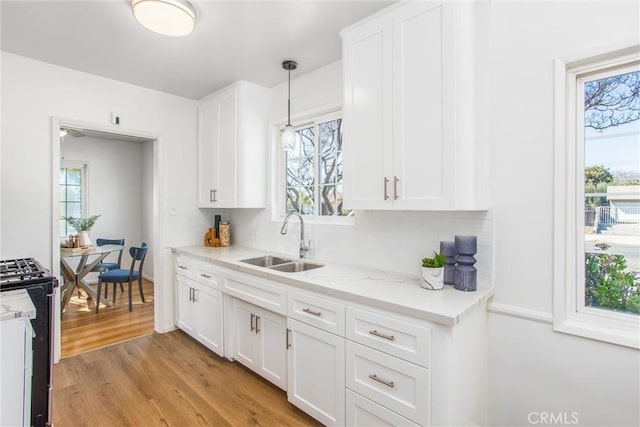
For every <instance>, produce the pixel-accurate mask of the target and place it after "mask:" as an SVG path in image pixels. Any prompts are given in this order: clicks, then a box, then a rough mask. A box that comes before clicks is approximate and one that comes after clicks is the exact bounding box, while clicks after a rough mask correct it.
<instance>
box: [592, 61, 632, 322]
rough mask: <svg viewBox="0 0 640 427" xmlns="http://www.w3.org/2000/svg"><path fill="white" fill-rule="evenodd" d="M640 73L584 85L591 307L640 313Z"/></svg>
mask: <svg viewBox="0 0 640 427" xmlns="http://www.w3.org/2000/svg"><path fill="white" fill-rule="evenodd" d="M639 87H640V72H634V73H628V74H620V75H611V76H609V77H606V78H602V79H596V80H591V81H587V82H585V84H584V120H585V123H584V165H585V173H584V183H585V200H584V208H585V212H584V229H585V234H584V236H585V242H584V243H585V305H586V306H589V307H594V308H600V309H606V310H614V311H619V312H625V313H635V314H639V313H640V144H639V143H638V141H639V140H640V120H639V119H640V117H639V114H638V111H639V110H640V94H639V93H638V88H639Z"/></svg>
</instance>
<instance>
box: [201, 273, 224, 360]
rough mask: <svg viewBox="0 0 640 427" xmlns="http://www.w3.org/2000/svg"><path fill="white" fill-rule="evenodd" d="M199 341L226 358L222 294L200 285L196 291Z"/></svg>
mask: <svg viewBox="0 0 640 427" xmlns="http://www.w3.org/2000/svg"><path fill="white" fill-rule="evenodd" d="M195 300H196V301H195V305H196V312H197V317H198V321H197V337H196V338H197V339H198V341H200V342H201V343H202V344H204V345H205V346H206V347H207V348H209V349H210V350H212V351H213V352H214V353H216V354H217V355H218V356H224V348H223V345H222V343H223V341H222V337H223V329H222V292H220V291H218V290H215V289H209V288H208V287H206V286H201V285H199V286H198V288H197V289H196V291H195Z"/></svg>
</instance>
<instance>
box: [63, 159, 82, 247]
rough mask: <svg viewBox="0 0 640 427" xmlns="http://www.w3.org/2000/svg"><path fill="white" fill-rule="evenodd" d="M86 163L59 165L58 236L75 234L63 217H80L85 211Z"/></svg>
mask: <svg viewBox="0 0 640 427" xmlns="http://www.w3.org/2000/svg"><path fill="white" fill-rule="evenodd" d="M86 175H87V174H86V165H84V164H64V163H63V164H62V166H61V167H60V181H59V184H60V236H61V237H64V236H68V235H69V234H76V233H77V232H78V231H77V230H75V229H74V228H73V227H72V226H71V225H70V224H69V223H68V221H67V220H65V219H63V218H68V217H72V218H82V217H84V216H85V212H86V204H87V203H86Z"/></svg>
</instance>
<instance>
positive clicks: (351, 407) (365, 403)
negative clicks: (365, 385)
mask: <svg viewBox="0 0 640 427" xmlns="http://www.w3.org/2000/svg"><path fill="white" fill-rule="evenodd" d="M346 397H347V399H346V403H347V425H348V426H353V427H359V426H379V427H384V426H389V427H391V426H409V427H419V426H418V424H416V423H414V422H411V421H409V420H408V419H406V418H404V417H401V416H400V415H398V414H396V413H395V412H392V411H390V410H388V409H387V408H385V407H384V406H380V405H378V404H377V403H375V402H372V401H371V400H369V399H367V398H365V397H362V396H360V395H359V394H358V393H354V392H352V391H351V390H347V396H346Z"/></svg>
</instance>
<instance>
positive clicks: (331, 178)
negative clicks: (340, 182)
mask: <svg viewBox="0 0 640 427" xmlns="http://www.w3.org/2000/svg"><path fill="white" fill-rule="evenodd" d="M337 160H338V159H337V158H336V156H335V154H331V155H327V156H325V157H321V158H320V184H333V183H334V182H336V169H337Z"/></svg>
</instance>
